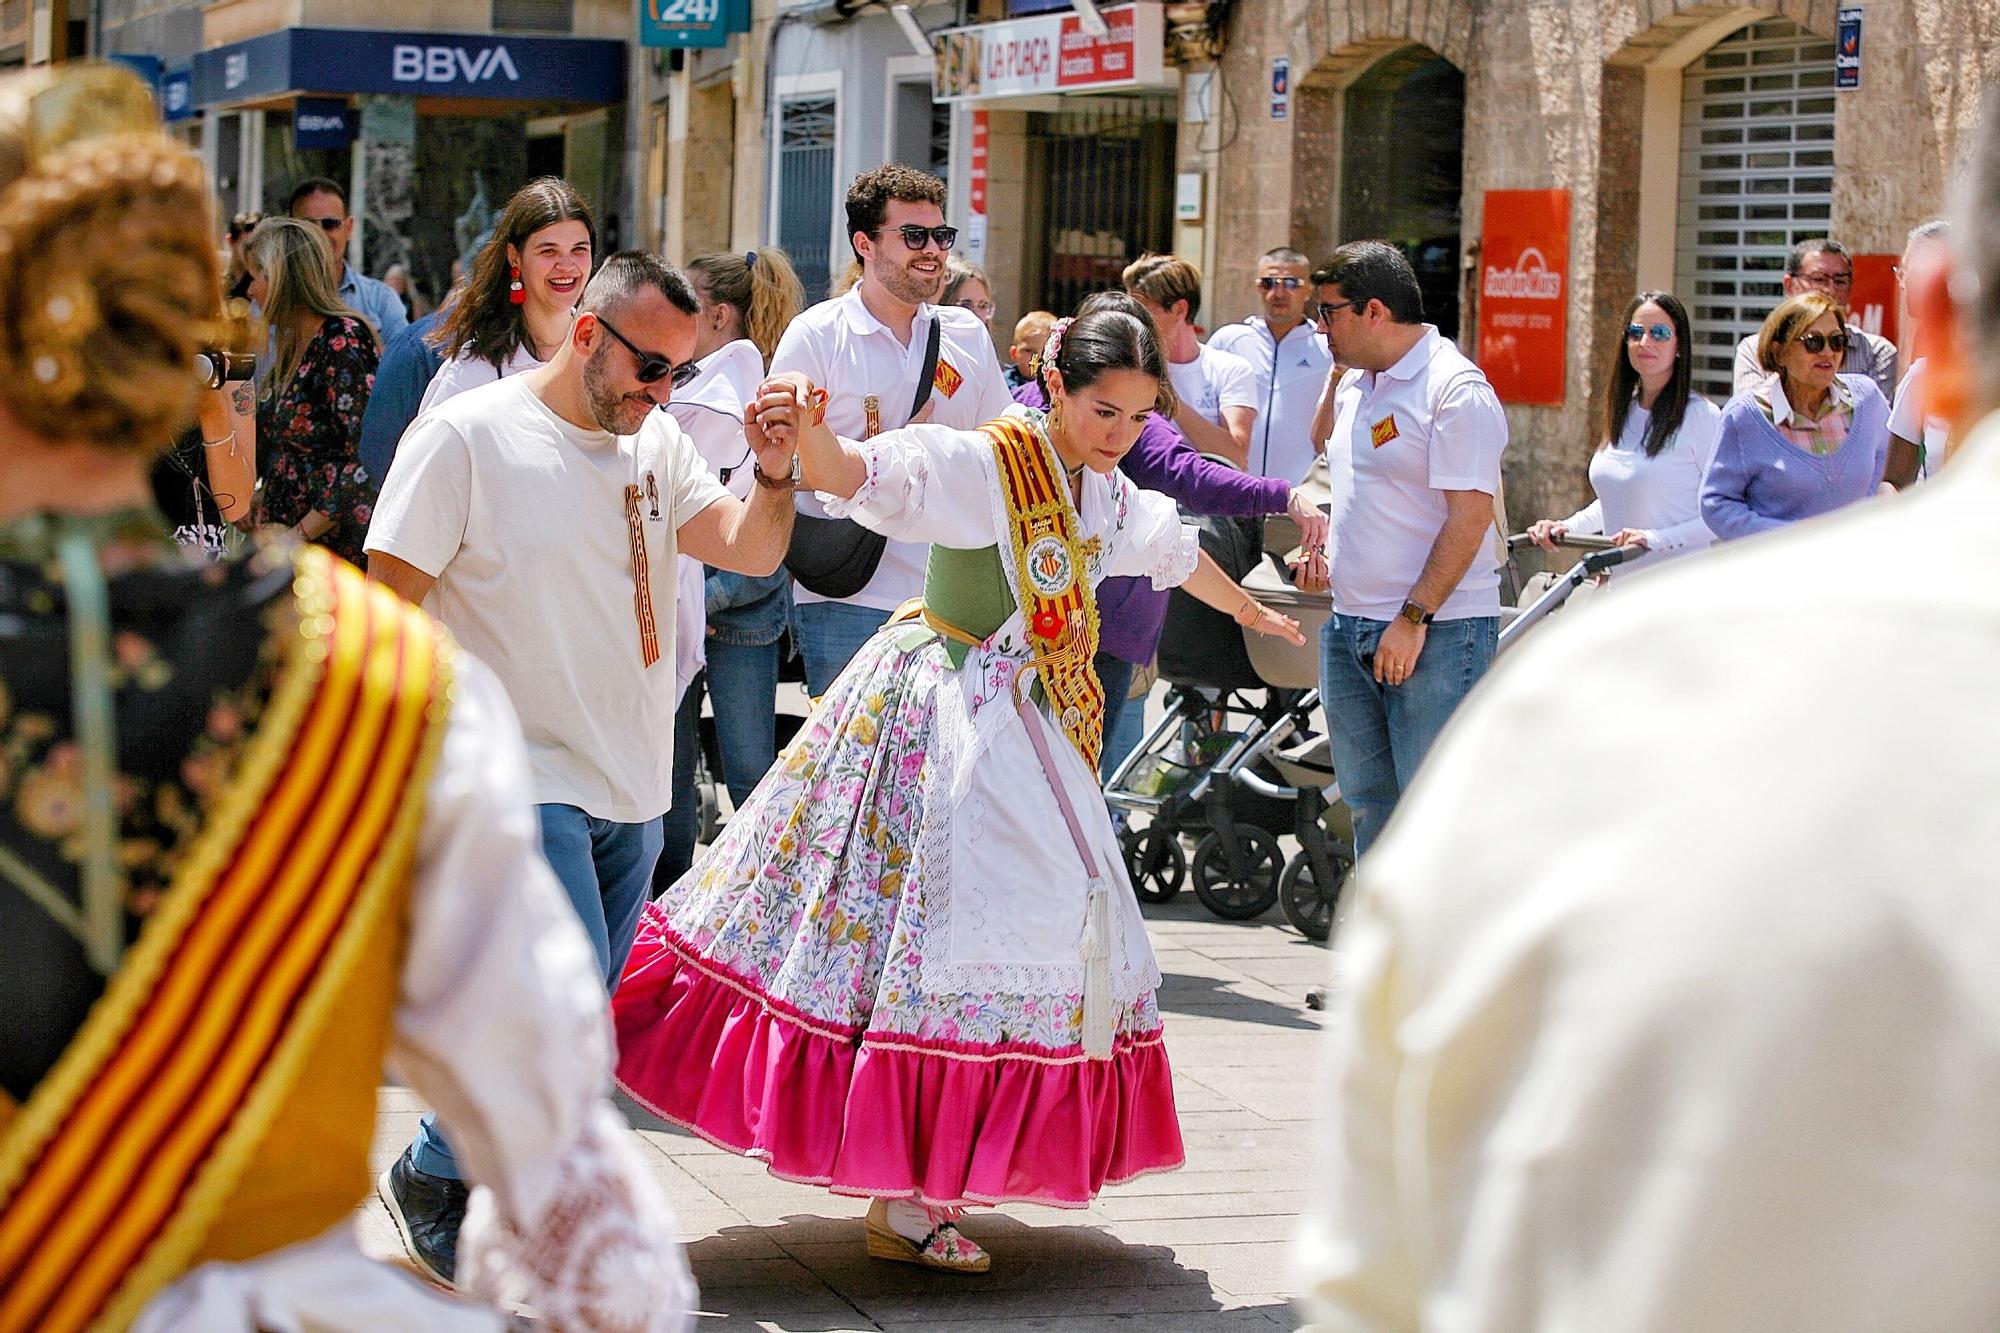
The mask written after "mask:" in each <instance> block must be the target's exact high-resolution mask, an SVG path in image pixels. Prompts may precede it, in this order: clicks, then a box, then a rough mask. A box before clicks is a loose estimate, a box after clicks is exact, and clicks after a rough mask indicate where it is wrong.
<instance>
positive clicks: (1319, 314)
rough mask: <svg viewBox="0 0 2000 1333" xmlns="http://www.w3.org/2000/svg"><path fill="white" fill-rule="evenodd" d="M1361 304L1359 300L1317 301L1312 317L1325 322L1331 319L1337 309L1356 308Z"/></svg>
mask: <svg viewBox="0 0 2000 1333" xmlns="http://www.w3.org/2000/svg"><path fill="white" fill-rule="evenodd" d="M1361 305H1362V303H1361V302H1360V301H1322V302H1320V303H1319V306H1318V308H1317V309H1316V310H1314V312H1313V317H1314V318H1315V319H1317V320H1318V321H1319V322H1320V323H1322V324H1326V323H1329V322H1331V321H1332V319H1333V317H1334V314H1335V313H1336V312H1337V311H1341V310H1358V309H1360V308H1361Z"/></svg>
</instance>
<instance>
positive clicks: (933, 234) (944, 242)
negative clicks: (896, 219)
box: [875, 225, 958, 250]
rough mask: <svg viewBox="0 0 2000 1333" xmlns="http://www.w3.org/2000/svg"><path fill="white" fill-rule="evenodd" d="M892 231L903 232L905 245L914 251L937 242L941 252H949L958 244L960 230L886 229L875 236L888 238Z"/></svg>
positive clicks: (929, 228)
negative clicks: (927, 242) (930, 242)
mask: <svg viewBox="0 0 2000 1333" xmlns="http://www.w3.org/2000/svg"><path fill="white" fill-rule="evenodd" d="M891 231H899V232H901V233H902V234H903V244H904V245H906V246H908V247H909V248H910V249H912V250H921V249H923V248H924V242H926V241H935V242H937V248H938V249H940V250H949V249H951V247H953V246H954V245H957V244H958V228H956V227H918V226H914V225H912V226H908V227H884V228H882V230H880V231H878V232H876V233H875V234H876V235H877V236H886V235H888V234H889V233H890V232H891Z"/></svg>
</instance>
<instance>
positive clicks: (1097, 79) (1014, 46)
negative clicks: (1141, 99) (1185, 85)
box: [931, 0, 1166, 102]
mask: <svg viewBox="0 0 2000 1333" xmlns="http://www.w3.org/2000/svg"><path fill="white" fill-rule="evenodd" d="M1099 12H1100V13H1101V14H1102V15H1103V16H1104V22H1105V25H1106V26H1107V28H1108V29H1109V31H1108V32H1107V33H1106V34H1105V35H1104V36H1102V37H1092V36H1091V35H1090V34H1089V33H1088V32H1085V31H1084V28H1083V20H1082V19H1081V18H1079V17H1078V16H1077V15H1076V14H1074V13H1068V14H1047V15H1042V16H1040V17H1034V18H1019V19H1007V20H1003V21H1001V22H998V23H981V24H975V25H974V26H972V27H968V28H947V29H945V30H944V31H943V32H940V33H938V34H936V36H935V38H934V40H933V42H932V45H933V46H934V48H935V49H936V51H937V70H936V73H935V75H934V77H933V79H932V83H931V87H932V95H933V96H934V97H935V98H936V99H937V100H938V101H940V102H979V101H993V100H996V99H999V98H1004V97H1036V96H1045V95H1047V94H1050V93H1092V92H1106V91H1109V90H1111V89H1114V88H1132V87H1138V86H1142V85H1149V84H1160V83H1164V82H1166V64H1165V51H1166V29H1165V27H1164V24H1163V20H1162V16H1161V10H1160V6H1159V3H1158V0H1142V2H1141V3H1138V4H1129V5H1118V6H1115V7H1112V8H1108V9H1103V10H1100V11H1099Z"/></svg>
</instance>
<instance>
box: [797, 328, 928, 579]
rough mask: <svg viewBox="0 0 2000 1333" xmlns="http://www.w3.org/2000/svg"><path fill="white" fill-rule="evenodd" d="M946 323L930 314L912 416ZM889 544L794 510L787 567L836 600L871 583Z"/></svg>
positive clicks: (839, 521)
mask: <svg viewBox="0 0 2000 1333" xmlns="http://www.w3.org/2000/svg"><path fill="white" fill-rule="evenodd" d="M943 325H944V321H943V320H941V319H939V318H938V317H937V316H936V315H935V314H933V315H932V316H931V332H930V337H929V338H928V339H926V340H925V343H924V373H923V375H922V376H921V377H919V378H918V380H917V396H916V398H915V400H914V401H912V402H911V404H910V416H909V419H910V420H912V421H914V420H915V419H916V416H917V413H919V412H921V411H923V410H924V404H925V403H927V402H929V401H930V400H931V381H932V380H933V379H934V378H935V377H936V375H937V360H938V340H939V339H940V338H941V337H943V334H944V328H943ZM888 544H889V539H888V538H887V537H884V536H883V535H882V534H881V533H879V532H872V531H870V530H869V529H867V528H864V527H862V526H861V525H860V524H859V523H856V522H855V521H854V520H853V519H851V518H818V517H815V516H814V515H812V514H794V515H793V516H792V544H791V546H790V547H789V548H788V549H787V550H786V551H785V568H786V569H788V570H790V571H791V574H792V577H793V578H795V579H797V580H798V581H799V586H801V587H803V588H805V589H806V590H807V591H808V592H813V593H817V594H819V595H820V596H821V597H828V598H832V599H834V600H836V601H838V600H839V599H841V598H843V597H852V596H854V594H856V593H858V592H860V591H861V590H862V589H863V588H865V587H867V586H868V580H870V579H872V578H874V577H875V569H876V567H877V566H878V565H880V564H881V563H882V551H883V548H885V547H886V546H888Z"/></svg>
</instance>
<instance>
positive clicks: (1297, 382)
mask: <svg viewBox="0 0 2000 1333" xmlns="http://www.w3.org/2000/svg"><path fill="white" fill-rule="evenodd" d="M1208 345H1209V346H1210V347H1212V348H1214V349H1215V350H1217V351H1220V352H1230V353H1233V354H1234V355H1236V356H1239V357H1241V358H1242V359H1243V360H1245V361H1248V362H1249V363H1250V368H1251V369H1252V370H1254V371H1256V372H1257V422H1256V424H1255V425H1253V426H1252V427H1251V428H1250V470H1251V471H1252V472H1254V473H1256V474H1257V475H1258V476H1261V477H1282V478H1284V479H1285V480H1286V481H1290V482H1297V481H1301V480H1303V479H1304V477H1305V475H1306V473H1308V472H1310V471H1312V465H1313V460H1314V459H1315V458H1317V457H1318V456H1319V455H1318V453H1317V452H1316V451H1315V450H1314V449H1313V443H1312V419H1313V412H1314V410H1315V409H1316V408H1318V407H1319V396H1320V393H1321V391H1322V390H1323V389H1324V388H1325V387H1326V374H1327V371H1328V370H1330V369H1331V368H1332V366H1333V354H1332V353H1331V352H1329V351H1327V348H1326V339H1324V338H1322V337H1320V335H1319V332H1318V330H1316V329H1314V328H1313V326H1312V325H1311V324H1308V323H1302V324H1299V325H1298V326H1297V327H1295V328H1293V329H1292V331H1291V332H1289V333H1287V334H1286V335H1285V337H1284V340H1283V341H1282V342H1278V341H1274V340H1273V339H1272V337H1271V326H1270V324H1269V323H1268V322H1267V321H1266V320H1265V319H1264V317H1263V316H1262V315H1252V316H1251V317H1250V318H1248V319H1246V320H1244V321H1243V322H1242V323H1241V324H1231V325H1228V326H1227V327H1225V328H1220V329H1217V330H1216V331H1215V333H1214V335H1213V336H1212V337H1210V338H1209V340H1208Z"/></svg>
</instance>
